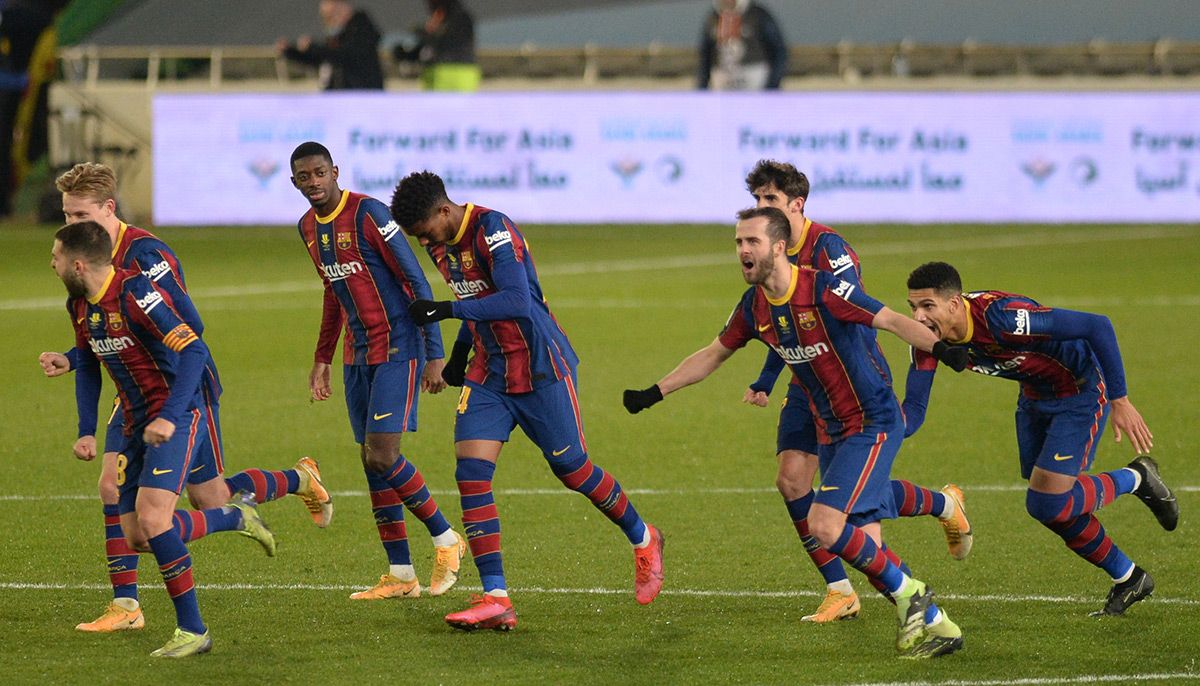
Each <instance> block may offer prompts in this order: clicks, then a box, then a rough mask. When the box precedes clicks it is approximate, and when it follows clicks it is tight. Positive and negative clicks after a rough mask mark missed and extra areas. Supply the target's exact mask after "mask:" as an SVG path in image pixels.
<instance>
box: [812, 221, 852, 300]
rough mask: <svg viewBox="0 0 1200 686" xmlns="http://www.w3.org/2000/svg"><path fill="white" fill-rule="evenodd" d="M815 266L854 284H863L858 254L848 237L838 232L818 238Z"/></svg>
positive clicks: (814, 258)
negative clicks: (847, 240) (845, 237)
mask: <svg viewBox="0 0 1200 686" xmlns="http://www.w3.org/2000/svg"><path fill="white" fill-rule="evenodd" d="M813 267H815V268H816V269H819V270H821V271H823V272H829V273H830V274H833V275H834V276H836V277H838V278H839V279H841V280H843V281H846V282H848V283H850V284H852V285H855V286H859V287H861V286H862V273H861V267H860V266H859V263H858V255H857V254H856V253H855V252H854V250H852V249H851V248H850V244H849V243H847V242H846V239H844V238H842V237H841V236H839V235H837V234H836V233H826V234H823V235H822V236H821V237H820V238H818V239H817V245H816V254H815V255H813Z"/></svg>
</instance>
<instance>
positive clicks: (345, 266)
mask: <svg viewBox="0 0 1200 686" xmlns="http://www.w3.org/2000/svg"><path fill="white" fill-rule="evenodd" d="M362 270H363V265H362V262H359V261H358V260H355V261H353V262H334V263H333V264H323V265H321V271H323V272H325V278H327V279H329V280H330V281H341V280H343V279H345V278H347V277H349V276H350V275H352V274H357V273H359V272H361V271H362Z"/></svg>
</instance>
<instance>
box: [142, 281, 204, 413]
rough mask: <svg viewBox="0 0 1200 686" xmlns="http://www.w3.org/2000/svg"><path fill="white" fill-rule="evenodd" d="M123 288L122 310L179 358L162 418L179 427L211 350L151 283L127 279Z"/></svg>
mask: <svg viewBox="0 0 1200 686" xmlns="http://www.w3.org/2000/svg"><path fill="white" fill-rule="evenodd" d="M122 288H123V289H124V290H123V292H122V296H121V300H122V309H123V310H124V311H125V313H126V315H127V316H128V318H129V319H130V321H131V322H134V323H137V324H138V325H139V326H140V327H141V328H142V329H144V330H145V331H147V332H148V333H149V334H150V335H153V336H155V337H157V338H158V339H159V340H160V341H162V342H163V344H164V345H166V346H167V347H168V348H170V349H171V350H172V351H174V352H176V353H178V354H179V357H178V360H177V363H176V368H175V377H174V379H173V380H172V382H171V390H170V393H169V394H168V395H167V399H166V401H165V402H163V406H162V409H161V410H160V411H159V414H158V416H159V417H162V418H163V419H166V420H167V421H169V422H171V423H172V424H176V425H178V424H179V422H180V418H181V417H182V416H183V414H184V412H186V411H187V409H188V406H189V404H190V402H191V400H192V398H194V397H195V396H196V392H197V391H198V390H199V389H200V380H201V377H202V376H203V373H204V363H205V362H206V361H207V360H208V346H206V345H205V344H204V341H203V340H201V339H200V336H199V334H197V333H196V332H195V331H194V330H193V329H192V327H191V325H190V324H188V323H187V322H185V321H184V320H183V317H182V316H181V315H180V314H179V313H178V312H177V311H176V310H175V308H174V307H173V306H172V304H171V303H169V302H168V301H167V300H166V298H164V297H163V294H162V293H161V292H160V291H159V290H157V289H156V288H155V287H154V285H153V284H152V283H151V282H150V281H149V280H147V279H146V278H144V277H141V276H137V277H134V278H132V279H127V280H126V281H125V282H124V284H123V285H122ZM184 297H185V298H186V297H187V296H186V294H185V295H184Z"/></svg>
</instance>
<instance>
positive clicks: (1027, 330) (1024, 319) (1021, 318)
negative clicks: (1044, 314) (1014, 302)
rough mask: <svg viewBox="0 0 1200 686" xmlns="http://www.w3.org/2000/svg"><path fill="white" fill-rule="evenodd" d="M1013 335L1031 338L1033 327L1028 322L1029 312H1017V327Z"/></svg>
mask: <svg viewBox="0 0 1200 686" xmlns="http://www.w3.org/2000/svg"><path fill="white" fill-rule="evenodd" d="M1013 333H1014V334H1016V335H1018V336H1032V335H1033V327H1032V326H1031V322H1030V321H1029V310H1017V326H1016V328H1014V329H1013Z"/></svg>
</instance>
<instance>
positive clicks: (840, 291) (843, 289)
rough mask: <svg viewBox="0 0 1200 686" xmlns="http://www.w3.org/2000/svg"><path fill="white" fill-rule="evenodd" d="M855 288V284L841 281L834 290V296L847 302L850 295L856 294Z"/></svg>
mask: <svg viewBox="0 0 1200 686" xmlns="http://www.w3.org/2000/svg"><path fill="white" fill-rule="evenodd" d="M854 288H855V286H854V284H852V283H850V282H849V281H839V282H838V285H837V286H836V287H834V289H833V294H834V295H836V296H837V297H839V298H841V299H843V300H847V299H849V298H850V294H851V293H853V292H854Z"/></svg>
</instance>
